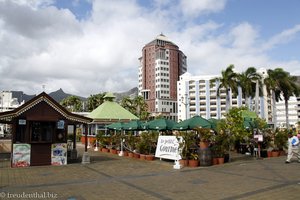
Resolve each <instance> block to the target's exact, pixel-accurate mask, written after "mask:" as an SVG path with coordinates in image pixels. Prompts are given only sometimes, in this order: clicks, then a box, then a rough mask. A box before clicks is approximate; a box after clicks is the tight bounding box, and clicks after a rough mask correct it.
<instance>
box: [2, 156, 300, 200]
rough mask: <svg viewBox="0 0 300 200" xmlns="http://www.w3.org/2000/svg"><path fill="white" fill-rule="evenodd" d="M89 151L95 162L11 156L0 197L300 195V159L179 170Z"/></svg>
mask: <svg viewBox="0 0 300 200" xmlns="http://www.w3.org/2000/svg"><path fill="white" fill-rule="evenodd" d="M90 155H91V163H90V164H85V165H83V164H81V163H80V162H78V163H71V164H68V165H66V166H39V167H28V168H10V166H9V164H10V163H9V160H3V159H2V160H1V161H0V199H1V200H2V199H24V198H26V197H27V199H35V198H36V199H70V200H75V199H76V200H84V199H86V200H90V199H99V200H106V199H114V200H115V199H119V200H120V199H129V200H135V199H137V200H141V199H142V200H146V199H153V200H155V199H161V200H168V199H170V200H171V199H183V200H187V199H256V200H257V199H292V200H295V199H299V198H300V163H297V162H296V161H294V162H293V163H291V164H285V163H284V161H285V157H284V156H282V157H277V158H265V159H262V160H257V159H247V160H242V159H240V160H234V161H233V162H230V163H226V164H223V165H214V166H210V167H198V168H188V167H186V168H183V169H180V170H175V169H173V163H172V162H167V161H160V160H155V161H142V160H137V159H133V158H129V157H119V156H117V155H113V154H110V153H102V152H93V151H91V150H90ZM26 195H27V196H26ZM29 195H31V196H29Z"/></svg>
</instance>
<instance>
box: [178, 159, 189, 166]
mask: <svg viewBox="0 0 300 200" xmlns="http://www.w3.org/2000/svg"><path fill="white" fill-rule="evenodd" d="M179 163H180V165H181V166H183V167H186V166H188V165H189V160H184V159H181V160H179Z"/></svg>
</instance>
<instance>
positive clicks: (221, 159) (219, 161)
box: [218, 157, 224, 165]
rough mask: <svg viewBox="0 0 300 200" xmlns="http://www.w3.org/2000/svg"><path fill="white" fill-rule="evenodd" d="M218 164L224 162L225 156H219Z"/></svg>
mask: <svg viewBox="0 0 300 200" xmlns="http://www.w3.org/2000/svg"><path fill="white" fill-rule="evenodd" d="M218 164H219V165H220V164H224V158H223V157H221V158H218Z"/></svg>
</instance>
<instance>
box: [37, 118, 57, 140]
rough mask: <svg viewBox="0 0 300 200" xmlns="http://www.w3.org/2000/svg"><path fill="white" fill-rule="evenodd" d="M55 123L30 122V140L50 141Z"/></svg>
mask: <svg viewBox="0 0 300 200" xmlns="http://www.w3.org/2000/svg"><path fill="white" fill-rule="evenodd" d="M54 128H55V123H53V122H32V124H31V141H32V142H52V135H53V132H54Z"/></svg>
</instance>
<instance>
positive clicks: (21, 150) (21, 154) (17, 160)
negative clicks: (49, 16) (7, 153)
mask: <svg viewBox="0 0 300 200" xmlns="http://www.w3.org/2000/svg"><path fill="white" fill-rule="evenodd" d="M30 149H31V146H30V144H13V154H12V167H28V166H30Z"/></svg>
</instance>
